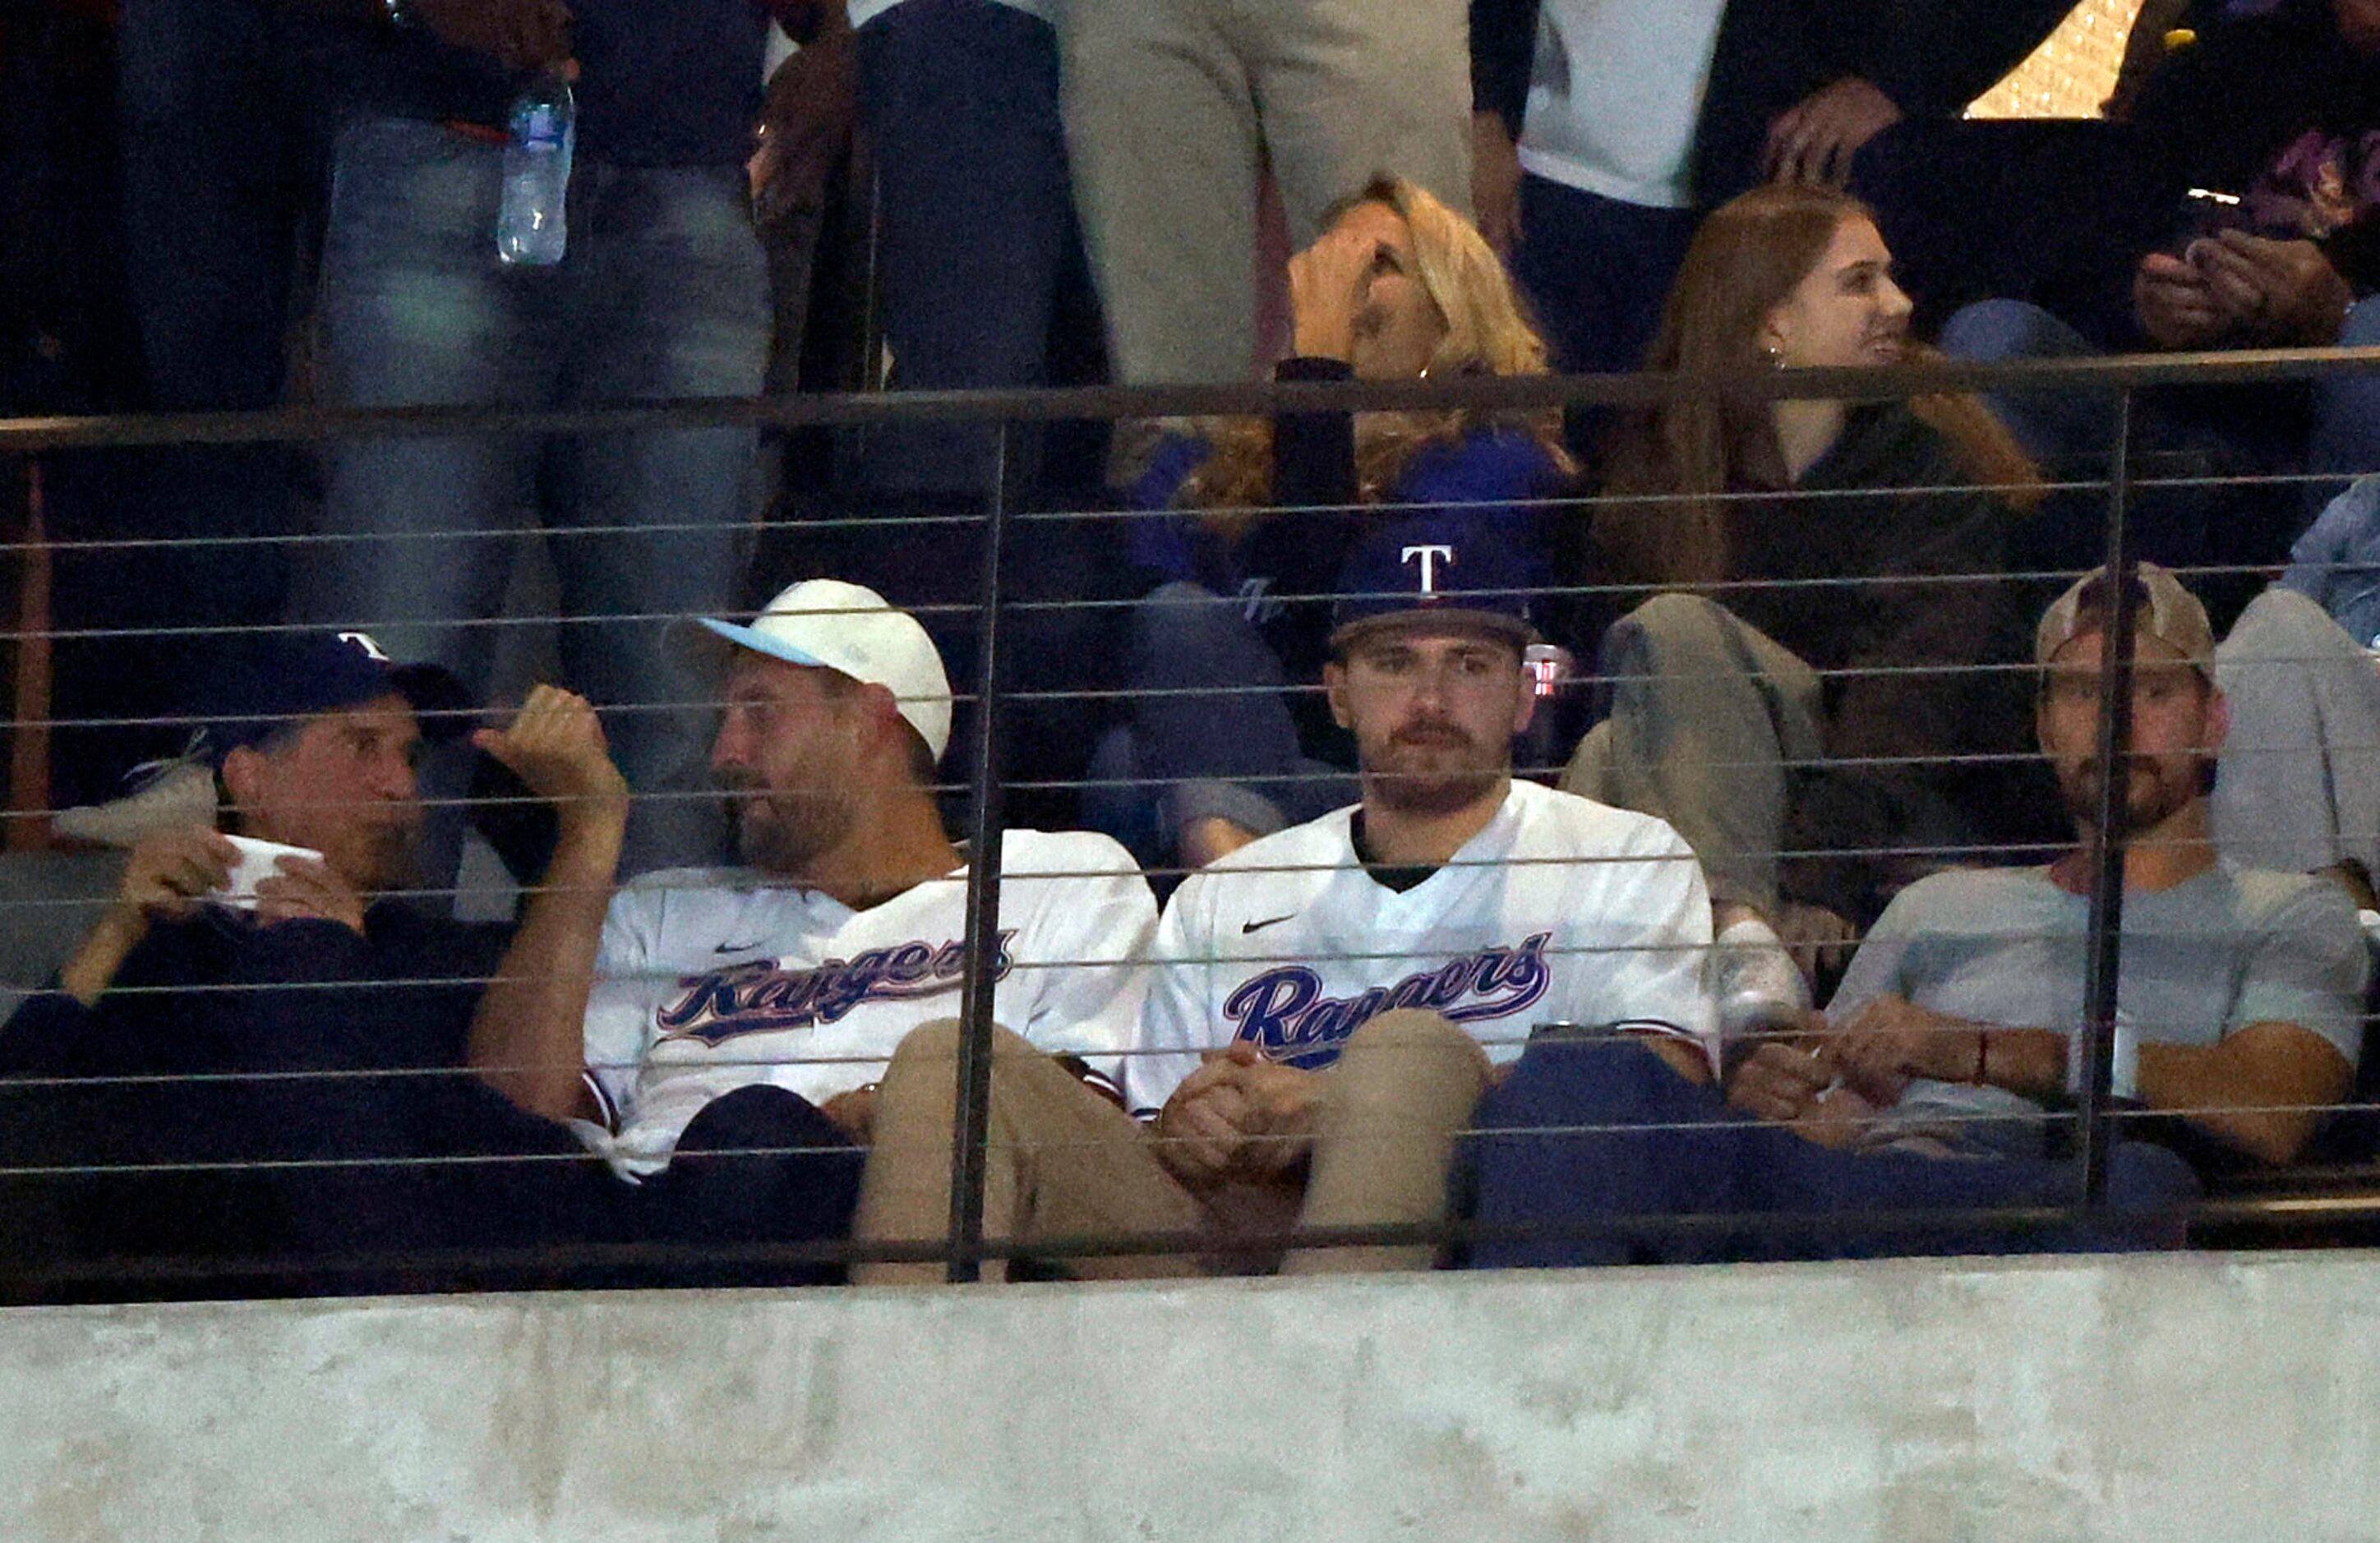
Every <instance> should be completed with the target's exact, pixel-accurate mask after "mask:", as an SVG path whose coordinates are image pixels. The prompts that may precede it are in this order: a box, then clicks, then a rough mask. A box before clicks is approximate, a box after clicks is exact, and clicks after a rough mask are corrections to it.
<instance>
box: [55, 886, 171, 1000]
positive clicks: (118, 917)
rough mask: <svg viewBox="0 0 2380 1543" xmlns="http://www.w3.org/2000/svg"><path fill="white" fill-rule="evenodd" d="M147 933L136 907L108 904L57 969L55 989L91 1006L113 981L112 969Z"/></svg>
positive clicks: (144, 921) (138, 944) (127, 956)
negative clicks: (70, 955)
mask: <svg viewBox="0 0 2380 1543" xmlns="http://www.w3.org/2000/svg"><path fill="white" fill-rule="evenodd" d="M148 933H149V923H148V919H147V918H146V917H143V916H142V915H141V914H140V912H139V911H137V910H130V909H128V908H126V907H124V906H111V907H109V909H108V912H107V914H106V915H105V916H103V917H101V918H100V920H99V924H98V925H97V926H95V927H93V928H92V929H91V932H90V934H89V935H88V936H86V937H85V938H84V939H83V941H82V946H81V947H79V948H78V949H76V950H75V954H74V957H73V958H71V959H69V960H67V966H66V968H64V969H62V970H60V971H59V972H58V989H59V990H63V991H64V992H66V993H67V995H68V996H70V997H72V998H74V999H75V1000H76V1001H77V1002H81V1003H82V1004H83V1005H84V1006H85V1007H95V1006H97V1005H98V1004H99V999H100V998H101V997H102V996H104V995H105V994H106V992H107V989H108V988H109V987H110V986H113V985H115V977H116V972H117V971H119V970H121V969H123V968H124V961H125V960H127V959H128V958H130V957H131V955H132V951H133V950H134V949H135V948H138V947H139V946H140V940H141V939H142V938H144V937H146V936H148Z"/></svg>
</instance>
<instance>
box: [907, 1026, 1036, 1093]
mask: <svg viewBox="0 0 2380 1543" xmlns="http://www.w3.org/2000/svg"><path fill="white" fill-rule="evenodd" d="M965 1042H966V1026H965V1024H963V1023H961V1022H959V1021H958V1020H957V1019H956V1018H937V1019H935V1020H934V1021H933V1022H931V1023H926V1024H919V1025H918V1026H917V1027H915V1028H913V1029H911V1030H910V1031H909V1032H908V1033H907V1034H905V1035H904V1036H903V1037H902V1039H901V1043H900V1045H899V1046H898V1047H896V1048H895V1049H894V1050H893V1051H892V1064H891V1065H890V1066H888V1067H887V1068H885V1072H884V1081H885V1082H886V1083H888V1084H889V1083H892V1082H893V1081H895V1080H898V1081H902V1082H908V1081H911V1080H914V1079H916V1078H919V1077H931V1078H935V1079H937V1080H939V1081H941V1082H943V1083H949V1082H952V1081H953V1080H954V1079H955V1078H956V1077H957V1075H958V1064H959V1049H960V1047H961V1046H962V1045H964V1044H965ZM1018 1053H1038V1052H1037V1051H1034V1050H1033V1047H1032V1046H1031V1045H1030V1044H1028V1043H1027V1042H1026V1040H1024V1039H1021V1038H1019V1037H1018V1036H1017V1035H1015V1034H1013V1033H1011V1032H1010V1031H1009V1030H1007V1029H1004V1028H1002V1027H999V1026H998V1025H997V1024H995V1025H993V1026H992V1030H991V1054H992V1059H993V1063H994V1064H997V1063H999V1061H1000V1060H1001V1058H1002V1057H1004V1056H1009V1055H1014V1054H1018Z"/></svg>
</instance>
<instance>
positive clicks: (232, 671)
mask: <svg viewBox="0 0 2380 1543" xmlns="http://www.w3.org/2000/svg"><path fill="white" fill-rule="evenodd" d="M391 693H394V694H395V695H396V696H399V697H402V698H404V699H405V700H406V701H407V703H409V704H410V705H411V706H412V708H413V711H415V713H417V714H418V715H419V717H420V720H421V734H422V737H424V738H425V739H450V738H453V737H454V736H455V735H459V734H461V733H462V732H463V731H464V729H466V728H467V727H468V726H469V723H468V716H469V713H470V711H471V710H472V707H473V703H472V701H471V695H470V693H469V691H468V690H467V689H465V687H464V686H463V683H462V682H461V681H460V680H458V679H456V678H455V675H454V674H452V673H450V672H449V671H447V670H444V669H443V668H441V667H440V666H438V665H435V664H399V663H397V662H395V661H394V660H392V659H390V658H389V657H388V655H387V654H385V653H383V652H382V651H381V648H380V645H379V644H377V643H375V642H373V641H372V640H371V638H370V636H369V635H367V634H365V633H361V632H335V631H332V630H329V629H327V628H326V629H323V630H321V631H314V630H311V629H309V630H305V631H297V632H271V633H263V634H259V635H257V636H255V637H252V638H248V639H247V640H245V641H244V642H243V643H242V644H241V645H240V646H238V647H237V649H236V650H233V654H232V657H230V658H228V659H226V660H225V661H224V662H223V663H222V665H221V668H220V669H219V671H218V672H217V674H215V675H214V677H213V678H212V679H211V680H210V681H208V682H207V683H206V684H205V686H204V687H203V702H204V706H203V709H202V714H203V716H204V718H205V720H206V729H205V735H206V739H205V748H206V753H207V755H208V757H209V759H212V760H213V761H215V762H216V763H217V764H221V762H222V760H223V758H224V757H225V756H226V755H228V754H230V753H231V752H232V751H233V750H235V749H237V748H238V747H241V746H243V745H255V744H258V743H260V742H261V741H262V740H264V739H266V738H267V737H269V736H271V735H273V733H275V732H276V731H278V730H280V729H283V728H285V727H287V726H288V725H290V724H292V723H297V722H298V721H300V720H302V719H306V718H310V717H312V716H313V715H314V714H316V713H319V712H336V711H340V710H341V709H343V708H350V707H360V706H362V705H363V704H364V703H366V702H369V701H374V700H377V699H380V698H382V697H385V696H388V695H390V694H391Z"/></svg>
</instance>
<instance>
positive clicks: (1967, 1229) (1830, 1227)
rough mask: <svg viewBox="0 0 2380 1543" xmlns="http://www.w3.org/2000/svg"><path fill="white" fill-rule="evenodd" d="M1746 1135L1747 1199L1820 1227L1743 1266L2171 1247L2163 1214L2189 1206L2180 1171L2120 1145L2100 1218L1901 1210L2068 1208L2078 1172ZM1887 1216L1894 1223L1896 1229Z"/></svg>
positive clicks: (2192, 1187)
mask: <svg viewBox="0 0 2380 1543" xmlns="http://www.w3.org/2000/svg"><path fill="white" fill-rule="evenodd" d="M1746 1135H1747V1136H1748V1137H1751V1138H1752V1139H1754V1140H1755V1142H1756V1143H1757V1144H1759V1145H1761V1146H1763V1147H1765V1148H1767V1160H1764V1161H1762V1162H1760V1163H1759V1164H1758V1165H1757V1167H1756V1168H1755V1169H1753V1170H1752V1171H1751V1172H1753V1173H1755V1174H1756V1175H1757V1176H1758V1178H1759V1181H1760V1182H1759V1184H1758V1185H1756V1186H1755V1187H1753V1188H1752V1189H1751V1190H1750V1191H1749V1192H1748V1195H1747V1198H1748V1199H1749V1200H1750V1201H1751V1202H1752V1204H1753V1206H1754V1209H1757V1210H1760V1211H1765V1212H1767V1214H1770V1215H1806V1216H1816V1217H1826V1218H1828V1219H1829V1220H1828V1222H1827V1223H1826V1224H1824V1225H1815V1224H1814V1225H1813V1226H1810V1227H1806V1228H1798V1229H1794V1230H1791V1231H1782V1232H1768V1233H1760V1234H1754V1235H1755V1238H1756V1239H1757V1240H1758V1241H1757V1242H1756V1244H1755V1246H1754V1248H1753V1249H1752V1250H1751V1251H1750V1252H1751V1254H1752V1257H1760V1258H1773V1259H1840V1258H1889V1257H1902V1256H1909V1255H1921V1254H1924V1255H1940V1254H2017V1253H2052V1252H2077V1251H2097V1250H2104V1249H2126V1248H2153V1247H2173V1246H2177V1245H2179V1244H2180V1241H2181V1235H2180V1227H2179V1225H2178V1223H2177V1221H2176V1220H2175V1218H2174V1217H2173V1215H2172V1208H2174V1207H2176V1206H2178V1205H2180V1204H2182V1203H2185V1202H2187V1201H2189V1200H2191V1199H2193V1198H2195V1197H2197V1194H2198V1185H2197V1181H2196V1180H2195V1179H2194V1178H2193V1177H2192V1175H2191V1172H2190V1166H2189V1164H2188V1163H2186V1162H2184V1161H2183V1160H2181V1159H2180V1158H2179V1157H2176V1156H2175V1155H2174V1154H2173V1153H2171V1152H2168V1151H2167V1150H2165V1149H2164V1148H2159V1147H2150V1146H2144V1145H2142V1144H2139V1143H2127V1144H2125V1145H2123V1146H2119V1147H2118V1148H2115V1149H2114V1151H2113V1152H2112V1153H2111V1154H2110V1158H2109V1160H2110V1164H2111V1166H2110V1170H2109V1175H2108V1195H2107V1198H2108V1209H2107V1211H2106V1212H2105V1213H2103V1214H2102V1215H2100V1216H2099V1217H2097V1218H2090V1217H2078V1218H2073V1219H2069V1218H2064V1217H2053V1218H2044V1219H2041V1220H2038V1221H2010V1222H1996V1221H1985V1220H1982V1219H1976V1220H1972V1221H1968V1220H1961V1219H1958V1218H1956V1217H1954V1216H1949V1215H1943V1216H1939V1217H1937V1216H1932V1215H1923V1216H1910V1215H1909V1213H1912V1212H1919V1213H1925V1212H1944V1213H1949V1212H1956V1211H1961V1210H1970V1209H2045V1208H2047V1209H2065V1208H2069V1207H2074V1206H2079V1205H2080V1204H2081V1203H2082V1199H2083V1168H2082V1165H2081V1164H2080V1163H2077V1162H2051V1161H2044V1160H2032V1159H2020V1158H2002V1159H1973V1158H1938V1157H1927V1156H1921V1155H1918V1154H1915V1153H1907V1152H1874V1153H1862V1152H1845V1151H1837V1150H1834V1149H1831V1148H1825V1147H1820V1146H1817V1145H1815V1144H1814V1143H1811V1142H1808V1141H1805V1140H1803V1138H1801V1137H1800V1136H1795V1135H1793V1134H1792V1133H1791V1132H1790V1131H1788V1130H1786V1129H1784V1128H1783V1127H1781V1126H1763V1127H1760V1128H1759V1129H1758V1130H1756V1131H1752V1132H1747V1133H1746ZM1896 1217H1899V1218H1900V1220H1896Z"/></svg>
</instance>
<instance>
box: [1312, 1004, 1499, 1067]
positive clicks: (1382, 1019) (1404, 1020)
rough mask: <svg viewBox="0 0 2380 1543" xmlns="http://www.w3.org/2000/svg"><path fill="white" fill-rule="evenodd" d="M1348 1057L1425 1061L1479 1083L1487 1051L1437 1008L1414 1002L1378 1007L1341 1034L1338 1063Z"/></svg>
mask: <svg viewBox="0 0 2380 1543" xmlns="http://www.w3.org/2000/svg"><path fill="white" fill-rule="evenodd" d="M1351 1058H1352V1060H1353V1061H1354V1063H1355V1064H1356V1065H1357V1066H1359V1067H1361V1066H1364V1065H1366V1064H1370V1065H1374V1066H1381V1067H1386V1068H1389V1069H1391V1070H1396V1069H1403V1068H1406V1067H1411V1066H1414V1065H1416V1064H1421V1063H1428V1064H1429V1065H1430V1066H1431V1067H1433V1068H1434V1069H1435V1072H1436V1074H1437V1075H1447V1074H1448V1073H1450V1072H1451V1073H1453V1074H1454V1075H1467V1076H1472V1077H1475V1078H1476V1079H1477V1080H1478V1083H1479V1085H1480V1086H1481V1087H1486V1086H1487V1083H1488V1052H1487V1051H1484V1050H1482V1049H1480V1048H1479V1041H1478V1040H1476V1039H1473V1038H1472V1037H1471V1036H1470V1035H1469V1034H1467V1033H1465V1032H1464V1031H1463V1028H1462V1027H1461V1026H1459V1025H1457V1024H1455V1023H1454V1022H1452V1021H1451V1020H1450V1019H1448V1018H1447V1017H1445V1016H1444V1015H1443V1014H1438V1013H1432V1012H1428V1011H1427V1010H1425V1009H1422V1008H1417V1007H1406V1008H1399V1009H1398V1010H1397V1011H1395V1012H1392V1013H1383V1014H1380V1015H1379V1016H1378V1017H1377V1018H1373V1019H1371V1020H1369V1021H1368V1022H1366V1023H1365V1024H1364V1025H1363V1026H1362V1027H1359V1028H1357V1029H1356V1030H1355V1032H1354V1033H1353V1034H1351V1035H1349V1036H1348V1037H1347V1044H1346V1046H1345V1048H1344V1049H1343V1050H1342V1051H1340V1063H1341V1064H1342V1066H1343V1065H1346V1064H1347V1063H1349V1061H1350V1059H1351Z"/></svg>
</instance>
